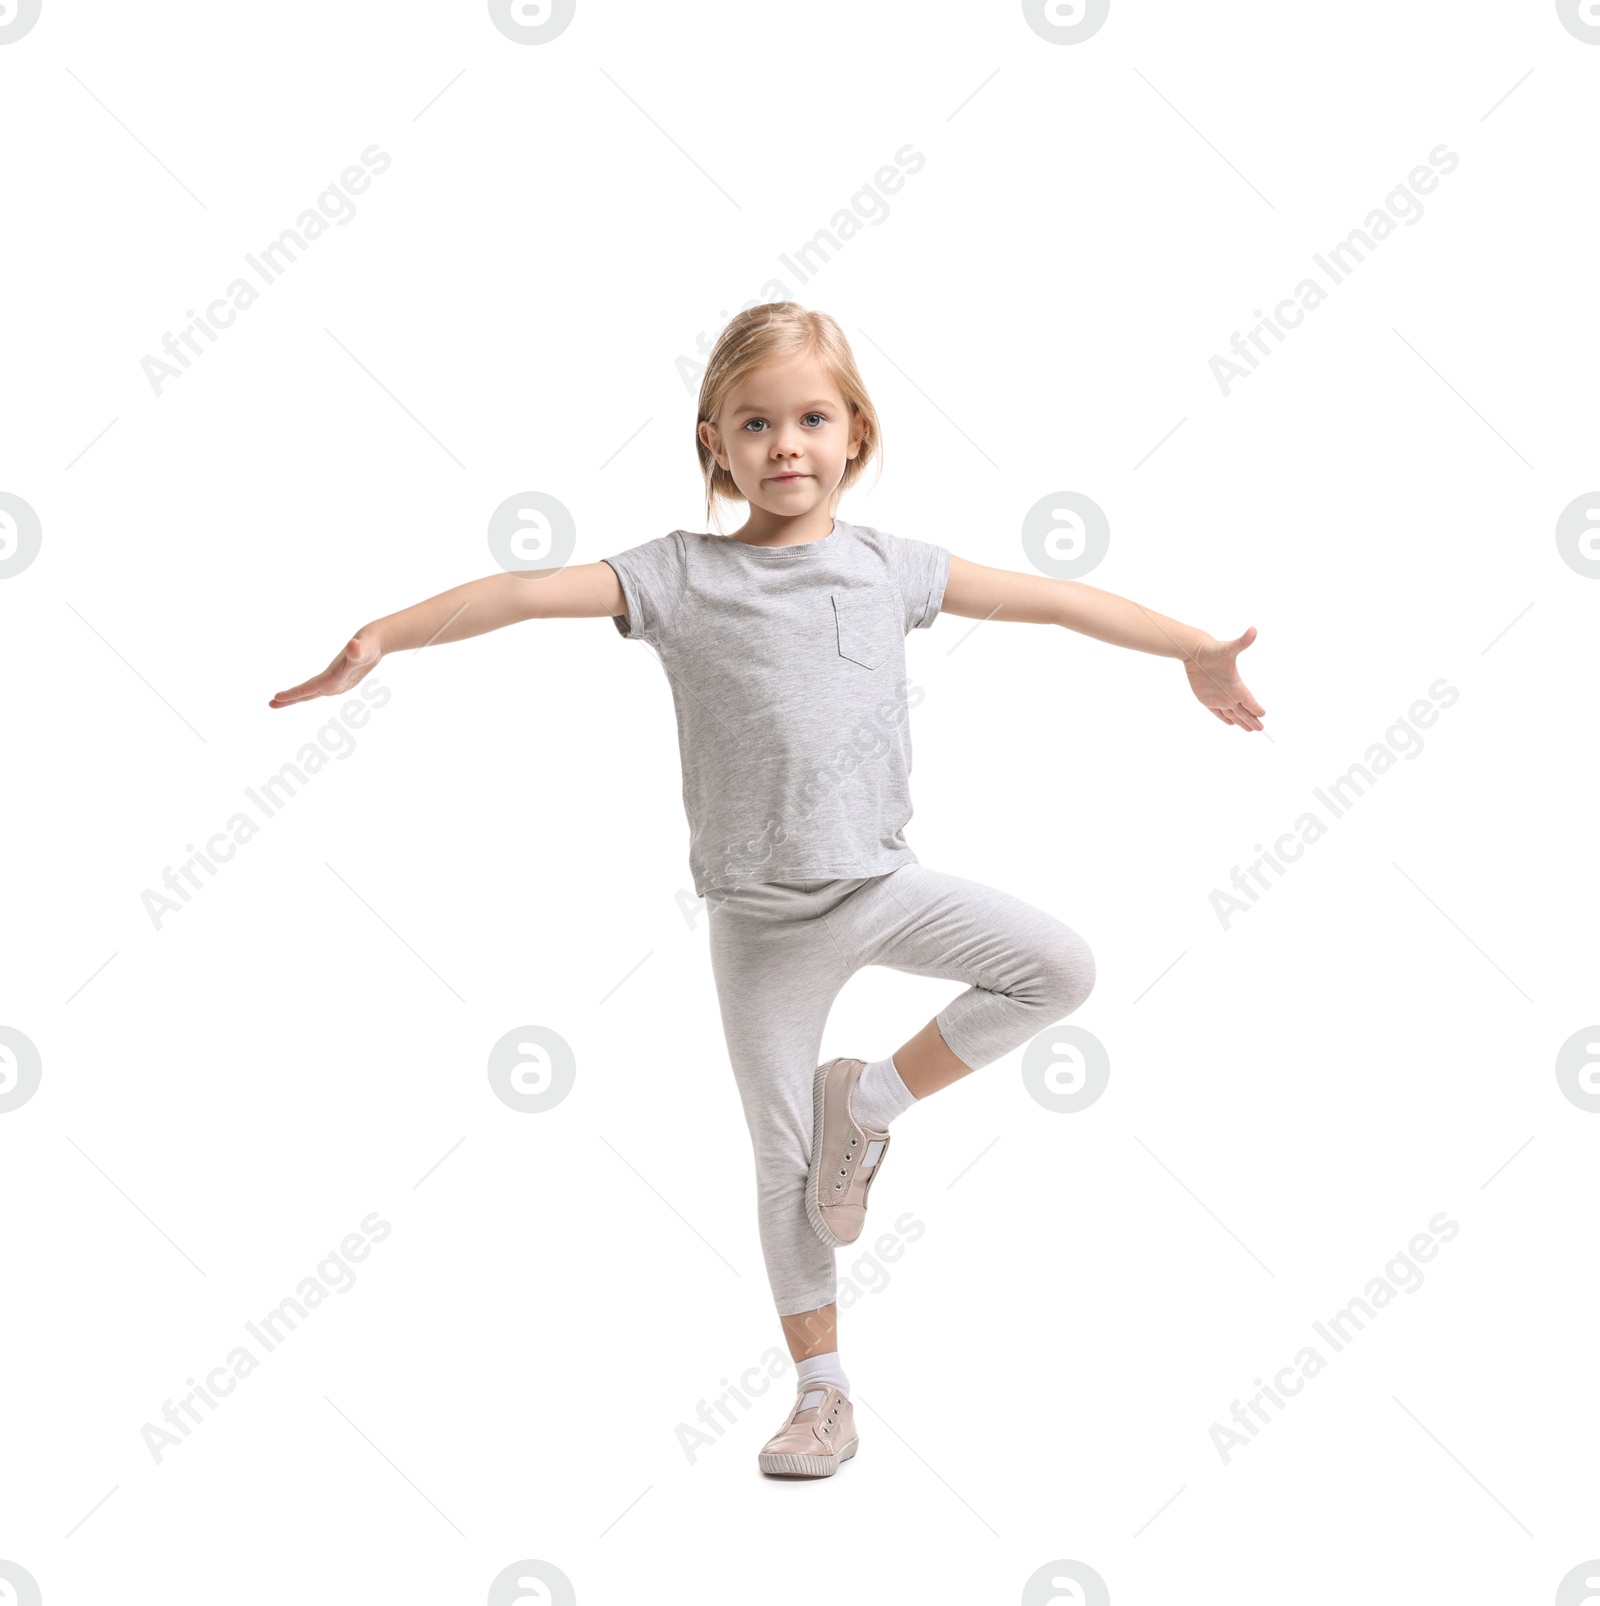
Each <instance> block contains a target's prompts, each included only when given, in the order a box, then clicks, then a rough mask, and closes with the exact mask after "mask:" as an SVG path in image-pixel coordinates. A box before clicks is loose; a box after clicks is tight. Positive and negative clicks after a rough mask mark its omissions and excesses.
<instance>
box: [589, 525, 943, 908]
mask: <svg viewBox="0 0 1600 1606" xmlns="http://www.w3.org/2000/svg"><path fill="white" fill-rule="evenodd" d="M605 561H606V562H607V563H609V564H610V565H611V567H612V568H613V569H615V570H616V572H617V577H618V578H619V579H620V580H621V582H622V593H623V596H624V598H625V599H626V602H627V609H628V611H627V613H626V615H620V614H619V615H617V616H616V617H615V619H614V623H615V624H616V627H617V629H618V630H619V631H620V632H621V633H622V634H623V635H624V636H626V637H628V638H630V639H633V640H638V641H644V642H648V643H649V645H650V646H652V647H653V648H654V649H655V650H656V653H657V655H658V656H659V657H660V660H661V665H662V668H663V669H665V670H666V673H667V680H668V682H669V683H670V685H671V687H672V699H673V704H674V706H675V708H676V709H677V715H678V751H679V756H680V758H681V761H682V766H683V806H684V812H685V813H686V814H687V815H688V817H689V868H690V872H691V874H692V875H693V877H694V890H695V892H696V894H697V895H699V896H700V897H704V896H705V895H706V894H707V893H708V892H710V891H711V890H712V889H714V888H716V887H724V886H733V885H737V884H739V883H741V882H750V881H802V880H840V879H845V878H849V877H855V876H869V875H870V876H876V875H884V874H887V872H889V871H890V870H893V869H896V868H897V867H898V866H900V865H901V864H904V863H908V862H909V863H913V864H914V863H916V862H917V856H916V854H914V853H913V852H912V851H911V848H910V846H909V845H908V844H907V842H906V840H905V836H904V834H903V832H904V829H905V826H906V822H907V821H908V820H909V819H910V818H911V790H910V784H909V776H910V772H911V732H910V728H909V724H908V704H907V697H906V659H905V638H906V635H907V634H908V633H909V632H910V631H912V630H916V629H926V628H927V627H928V626H929V625H931V624H932V623H933V621H934V619H935V618H936V617H937V616H938V612H939V607H940V604H941V603H942V602H943V600H944V588H945V581H946V579H947V578H948V577H949V573H950V553H949V552H948V550H946V549H945V548H944V547H940V546H934V545H932V544H931V543H929V542H926V541H911V540H905V539H903V538H902V537H900V536H897V535H885V534H884V533H883V532H882V531H880V530H873V529H867V528H864V527H861V526H858V525H854V524H846V523H844V522H843V521H842V520H839V519H836V520H835V521H834V527H833V530H832V532H831V533H830V534H828V535H826V536H824V537H823V538H822V540H820V541H807V542H801V543H800V544H798V545H795V546H779V547H760V546H751V545H749V544H748V543H747V542H744V541H738V540H735V539H734V538H733V537H732V536H725V535H704V534H698V533H690V532H687V531H684V530H674V531H673V532H672V533H671V534H670V535H663V536H660V537H659V538H658V539H656V540H654V541H646V542H645V543H644V544H643V545H642V546H636V547H632V548H630V549H629V550H628V551H626V552H619V553H618V554H617V555H616V556H615V557H611V558H607V559H605ZM920 700H921V699H920V697H919V698H918V701H920Z"/></svg>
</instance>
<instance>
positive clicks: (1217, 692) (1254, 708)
mask: <svg viewBox="0 0 1600 1606" xmlns="http://www.w3.org/2000/svg"><path fill="white" fill-rule="evenodd" d="M1255 639H1256V627H1255V626H1254V625H1251V626H1250V628H1249V629H1248V630H1246V631H1245V633H1244V634H1243V635H1242V636H1235V637H1234V639H1233V640H1232V641H1208V642H1206V643H1205V645H1204V646H1202V647H1199V648H1197V649H1196V651H1195V654H1194V656H1193V657H1192V658H1188V659H1185V660H1184V665H1183V672H1184V674H1186V675H1187V676H1188V677H1189V687H1190V689H1191V690H1192V691H1193V692H1194V694H1195V696H1196V697H1198V698H1199V699H1200V701H1201V702H1202V703H1204V704H1205V706H1206V707H1207V708H1209V709H1210V710H1211V712H1212V713H1213V714H1215V715H1216V716H1217V718H1218V719H1220V720H1221V721H1222V723H1223V724H1224V725H1238V726H1240V727H1242V728H1243V729H1244V730H1247V731H1258V730H1260V729H1261V728H1262V725H1261V716H1262V715H1263V714H1265V713H1266V709H1264V708H1263V707H1262V706H1261V704H1260V703H1258V702H1257V701H1256V700H1255V698H1254V697H1253V696H1251V694H1250V688H1249V687H1248V686H1246V685H1245V683H1244V682H1243V681H1242V680H1240V679H1239V666H1238V662H1237V659H1238V657H1239V654H1240V653H1241V652H1243V651H1244V649H1245V648H1246V647H1248V646H1249V645H1250V643H1251V642H1252V641H1254V640H1255Z"/></svg>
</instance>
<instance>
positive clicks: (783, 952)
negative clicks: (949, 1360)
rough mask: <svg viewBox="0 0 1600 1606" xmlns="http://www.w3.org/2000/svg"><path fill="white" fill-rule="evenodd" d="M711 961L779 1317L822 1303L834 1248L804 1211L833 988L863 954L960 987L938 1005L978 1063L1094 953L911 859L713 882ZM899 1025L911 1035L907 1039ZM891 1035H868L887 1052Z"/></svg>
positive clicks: (1075, 987) (1055, 1010)
mask: <svg viewBox="0 0 1600 1606" xmlns="http://www.w3.org/2000/svg"><path fill="white" fill-rule="evenodd" d="M706 901H707V907H708V909H709V911H710V914H709V923H708V924H709V932H710V941H711V968H712V974H713V975H714V976H715V978H716V986H717V1001H718V1004H719V1005H720V1007H721V1011H722V1026H723V1033H724V1035H725V1036H726V1038H727V1042H728V1056H729V1059H730V1060H731V1061H732V1064H733V1074H734V1077H735V1078H736V1080H737V1082H738V1084H739V1097H740V1099H741V1100H742V1101H743V1104H744V1115H745V1121H746V1122H747V1123H748V1125H749V1127H750V1140H751V1143H752V1145H753V1147H754V1150H755V1172H756V1200H757V1211H758V1214H759V1220H760V1228H761V1250H762V1254H763V1255H764V1256H765V1258H766V1263H767V1279H768V1281H769V1283H770V1284H771V1286H772V1296H773V1299H774V1301H775V1302H776V1304H777V1308H778V1314H779V1315H780V1316H792V1315H795V1314H797V1313H798V1312H801V1311H809V1310H816V1309H818V1308H819V1307H820V1306H823V1305H828V1304H831V1303H832V1302H833V1300H834V1297H835V1291H836V1288H837V1283H836V1279H835V1275H834V1259H833V1257H834V1251H833V1250H831V1249H829V1248H827V1247H826V1246H825V1245H824V1244H823V1243H822V1242H821V1240H820V1239H819V1238H818V1237H817V1235H816V1234H815V1233H814V1232H813V1231H812V1230H811V1224H810V1222H809V1221H808V1220H807V1219H806V1208H805V1186H806V1173H807V1171H808V1170H809V1169H810V1165H811V1084H812V1078H813V1077H814V1075H815V1074H816V1069H817V1065H818V1063H819V1056H820V1051H821V1043H822V1031H823V1027H824V1026H825V1024H826V1023H827V1019H828V1011H829V1009H830V1008H831V1007H832V1004H833V1001H834V999H835V997H836V996H837V995H838V993H839V990H840V988H842V987H843V986H844V984H845V982H847V981H848V980H849V979H850V977H851V976H853V975H854V974H855V973H856V971H858V970H860V969H861V968H862V967H863V966H865V965H886V966H888V967H889V968H890V969H892V970H903V971H909V972H910V973H911V974H912V975H916V976H941V977H944V978H946V979H948V980H951V981H960V982H965V983H966V984H967V990H966V991H965V992H963V993H961V994H959V995H958V996H957V997H955V998H953V999H951V1000H950V1002H949V1003H948V1004H946V1005H945V1006H944V1008H943V1009H941V1010H940V1011H939V1013H938V1015H937V1016H936V1017H935V1019H936V1020H937V1021H938V1023H939V1032H940V1035H941V1036H942V1037H943V1038H944V1041H945V1044H946V1046H947V1047H948V1048H949V1049H950V1051H951V1052H952V1053H953V1054H954V1055H955V1056H956V1058H957V1059H959V1060H961V1061H963V1062H964V1063H965V1064H967V1065H969V1066H971V1067H972V1069H973V1070H981V1069H982V1068H983V1067H984V1066H985V1065H988V1064H990V1063H992V1062H993V1061H994V1060H997V1059H999V1058H1000V1057H1001V1055H1003V1054H1009V1053H1010V1052H1011V1050H1012V1049H1014V1048H1019V1047H1021V1045H1022V1044H1024V1043H1026V1042H1027V1041H1028V1040H1029V1039H1030V1038H1032V1037H1033V1036H1035V1035H1036V1034H1037V1033H1039V1032H1041V1031H1043V1030H1044V1029H1045V1028H1046V1027H1047V1026H1049V1025H1051V1024H1052V1022H1054V1021H1058V1020H1060V1019H1061V1018H1062V1016H1064V1015H1070V1014H1071V1013H1072V1011H1073V1010H1075V1009H1076V1008H1077V1007H1078V1006H1079V1005H1080V1004H1081V1003H1082V1002H1083V1001H1084V999H1086V998H1087V997H1088V996H1089V990H1090V989H1091V988H1092V987H1093V986H1094V973H1095V972H1094V956H1093V955H1092V954H1091V953H1090V951H1089V947H1088V944H1087V943H1085V942H1084V940H1083V938H1082V937H1080V936H1079V935H1078V934H1077V932H1075V931H1073V930H1072V928H1071V927H1070V926H1064V925H1063V924H1062V923H1061V922H1060V921H1059V920H1057V919H1056V918H1055V916H1053V915H1049V914H1046V913H1045V912H1044V911H1043V910H1041V909H1036V908H1034V907H1033V906H1032V905H1031V904H1027V903H1024V902H1023V901H1022V900H1021V899H1020V898H1014V897H1012V896H1011V895H1010V894H1009V893H1005V892H996V891H995V890H994V889H993V888H992V887H986V886H982V885H980V884H979V883H978V882H976V881H965V880H963V879H962V878H961V877H960V876H953V875H943V874H941V873H940V872H939V871H937V870H930V869H928V868H927V866H925V865H923V864H919V863H912V864H903V865H901V866H900V867H899V868H898V869H896V870H892V871H891V872H890V873H889V874H887V875H879V876H862V877H857V878H856V879H854V880H843V881H767V882H751V883H748V884H745V885H742V886H736V887H718V888H713V889H712V890H711V891H710V892H709V893H708V894H707V895H706ZM911 1035H912V1033H911V1031H909V1030H908V1031H907V1033H906V1036H907V1037H909V1036H911ZM896 1047H898V1044H893V1045H884V1044H882V1043H879V1044H863V1045H862V1046H861V1048H860V1049H859V1050H857V1051H856V1052H857V1057H858V1058H862V1059H868V1060H872V1059H881V1058H883V1057H884V1055H886V1054H890V1053H893V1052H894V1049H895V1048H896Z"/></svg>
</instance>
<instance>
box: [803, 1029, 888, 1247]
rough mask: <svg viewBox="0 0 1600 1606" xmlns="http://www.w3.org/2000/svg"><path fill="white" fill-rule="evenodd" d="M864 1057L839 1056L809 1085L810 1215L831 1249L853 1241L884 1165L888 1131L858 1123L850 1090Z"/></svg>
mask: <svg viewBox="0 0 1600 1606" xmlns="http://www.w3.org/2000/svg"><path fill="white" fill-rule="evenodd" d="M866 1068H867V1062H866V1061H865V1060H852V1059H835V1060H829V1061H828V1062H827V1063H826V1064H825V1065H819V1066H818V1067H817V1074H816V1077H815V1078H814V1079H813V1081H812V1084H811V1170H810V1173H809V1175H808V1176H807V1177H806V1219H807V1220H808V1221H809V1222H810V1223H811V1228H812V1231H813V1232H815V1233H816V1235H817V1236H818V1237H819V1238H820V1239H821V1240H822V1241H823V1243H825V1244H826V1245H827V1246H828V1247H829V1248H830V1249H837V1248H838V1247H839V1246H840V1245H841V1244H853V1243H854V1242H855V1241H856V1239H857V1238H859V1237H860V1236H861V1229H862V1227H863V1226H865V1225H866V1220H867V1192H868V1190H869V1189H870V1188H871V1187H872V1184H873V1182H874V1181H875V1180H876V1179H877V1175H878V1173H879V1171H881V1170H882V1169H883V1157H884V1155H885V1154H886V1153H887V1152H888V1148H889V1134H888V1133H887V1132H874V1131H872V1130H871V1129H870V1128H869V1127H864V1126H861V1125H860V1124H858V1122H857V1121H856V1118H855V1116H854V1115H853V1114H851V1111H850V1095H851V1093H853V1092H854V1091H855V1085H856V1083H857V1082H858V1081H860V1079H861V1073H862V1072H863V1071H864V1070H865V1069H866Z"/></svg>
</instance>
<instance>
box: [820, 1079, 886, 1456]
mask: <svg viewBox="0 0 1600 1606" xmlns="http://www.w3.org/2000/svg"><path fill="white" fill-rule="evenodd" d="M839 1058H840V1059H842V1058H844V1056H843V1055H841V1056H839ZM838 1063H839V1060H838V1059H831V1060H829V1061H827V1063H826V1064H823V1065H819V1066H818V1067H817V1073H816V1075H815V1076H813V1077H812V1079H811V1169H810V1170H809V1171H808V1172H807V1173H806V1220H807V1221H809V1222H810V1223H811V1230H812V1231H813V1232H814V1233H816V1235H817V1236H818V1237H819V1238H820V1239H821V1240H822V1241H823V1243H825V1244H826V1245H827V1246H828V1248H829V1249H842V1248H844V1247H845V1245H846V1244H853V1243H854V1242H855V1241H856V1240H855V1238H841V1237H840V1236H839V1235H838V1233H836V1232H835V1231H834V1230H833V1228H832V1227H830V1226H829V1225H828V1224H827V1222H826V1221H824V1220H823V1219H822V1211H821V1209H820V1208H819V1206H818V1204H817V1185H818V1183H819V1182H820V1181H821V1180H822V1092H823V1089H824V1087H826V1086H827V1082H828V1072H829V1071H830V1070H831V1069H832V1068H833V1067H834V1066H835V1065H837V1064H838ZM880 1163H881V1162H880ZM862 1224H863V1225H865V1221H863V1223H862ZM860 1236H861V1235H860V1233H859V1232H858V1233H857V1234H856V1237H857V1238H859V1237H860ZM801 1459H802V1460H804V1459H807V1458H806V1457H802V1458H801ZM813 1459H814V1458H813Z"/></svg>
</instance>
